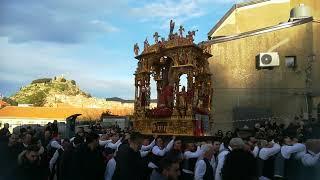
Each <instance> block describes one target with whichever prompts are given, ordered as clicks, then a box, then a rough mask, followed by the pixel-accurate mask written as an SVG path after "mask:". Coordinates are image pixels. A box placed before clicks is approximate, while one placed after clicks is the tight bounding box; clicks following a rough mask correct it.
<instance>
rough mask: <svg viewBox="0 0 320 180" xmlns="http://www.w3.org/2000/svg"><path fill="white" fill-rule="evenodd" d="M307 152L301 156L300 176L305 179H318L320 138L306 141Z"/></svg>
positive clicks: (319, 174) (319, 171) (319, 176)
mask: <svg viewBox="0 0 320 180" xmlns="http://www.w3.org/2000/svg"><path fill="white" fill-rule="evenodd" d="M306 146H307V152H306V154H304V155H303V156H302V158H301V162H302V165H303V167H302V173H301V177H303V178H304V179H306V180H318V179H320V140H319V139H317V140H315V139H311V140H308V141H307V142H306Z"/></svg>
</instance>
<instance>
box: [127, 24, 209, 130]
mask: <svg viewBox="0 0 320 180" xmlns="http://www.w3.org/2000/svg"><path fill="white" fill-rule="evenodd" d="M174 24H175V23H174V22H173V21H172V20H171V21H170V33H169V36H168V39H167V40H165V38H161V40H159V37H160V36H159V34H158V33H157V32H155V34H154V35H153V37H154V39H155V44H153V45H150V44H149V43H148V40H147V39H146V40H145V41H144V49H143V51H142V53H141V54H139V46H138V44H135V45H134V53H135V55H136V57H135V58H136V59H137V60H138V67H137V69H136V72H135V74H134V75H135V104H134V115H133V127H134V129H135V130H137V131H139V132H141V133H143V134H153V133H156V134H167V135H183V136H203V135H208V134H209V133H210V127H211V125H212V121H211V116H210V109H211V99H212V93H213V90H212V84H211V74H210V70H209V63H208V58H209V57H211V56H212V55H211V54H209V53H208V51H207V49H206V48H202V47H199V46H198V45H196V44H195V43H194V36H195V32H196V31H189V32H188V34H187V35H186V36H185V37H184V36H183V32H184V28H183V26H180V28H179V34H178V33H173V30H174ZM182 75H184V76H186V77H187V87H185V86H181V76H182ZM150 78H154V80H155V82H156V86H157V89H156V90H157V107H156V108H150V101H151V99H150V95H151V88H150Z"/></svg>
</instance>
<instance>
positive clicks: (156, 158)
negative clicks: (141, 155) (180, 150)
mask: <svg viewBox="0 0 320 180" xmlns="http://www.w3.org/2000/svg"><path fill="white" fill-rule="evenodd" d="M174 139H175V136H173V137H172V140H171V141H170V142H169V143H168V144H167V146H166V147H164V143H163V140H162V138H161V137H158V138H157V139H156V145H155V146H154V147H153V148H152V158H151V162H150V163H149V164H148V167H149V168H151V169H155V168H158V166H159V162H160V159H161V158H162V157H163V156H164V155H165V154H166V153H167V152H169V151H170V150H171V149H172V147H173V143H174Z"/></svg>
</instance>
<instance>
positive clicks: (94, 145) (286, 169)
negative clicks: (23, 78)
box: [0, 120, 320, 180]
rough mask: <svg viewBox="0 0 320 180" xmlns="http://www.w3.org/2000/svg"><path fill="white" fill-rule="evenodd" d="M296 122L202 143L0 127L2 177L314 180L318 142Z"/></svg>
mask: <svg viewBox="0 0 320 180" xmlns="http://www.w3.org/2000/svg"><path fill="white" fill-rule="evenodd" d="M317 138H318V137H315V136H314V130H313V129H312V126H307V125H305V124H304V123H303V122H302V121H301V122H299V123H291V124H290V125H288V126H287V127H286V126H284V125H278V124H277V123H276V122H274V121H272V120H270V121H266V122H264V123H262V124H259V123H257V124H256V125H255V128H254V130H253V131H252V134H251V135H248V136H246V137H244V136H243V135H241V132H240V130H238V129H236V130H235V131H234V132H231V131H230V132H227V133H225V134H224V133H223V132H222V131H218V132H217V133H216V134H215V136H214V137H208V138H207V139H206V140H205V141H198V140H197V139H196V138H187V139H186V138H182V137H175V136H173V137H170V138H169V139H168V138H167V137H164V136H162V137H160V136H157V135H154V136H153V137H148V136H143V135H141V134H140V133H138V132H134V131H132V129H126V130H121V129H119V128H118V127H116V126H115V127H102V126H101V125H100V124H96V125H94V126H90V128H88V129H84V128H81V127H78V128H77V131H76V134H75V136H74V137H72V138H70V139H68V138H62V137H61V134H60V132H58V128H57V124H56V123H50V124H48V125H47V126H45V127H43V128H41V129H40V128H38V129H34V128H32V127H26V128H21V129H20V131H19V132H18V133H17V132H15V133H11V132H10V131H9V126H8V124H5V125H4V128H3V129H1V130H0V156H1V157H0V160H1V161H0V180H7V179H8V180H20V179H21V180H22V179H23V180H91V179H92V180H194V179H195V180H258V179H259V180H268V179H269V180H271V179H289V180H300V179H304V180H313V179H314V180H316V179H320V140H319V139H317Z"/></svg>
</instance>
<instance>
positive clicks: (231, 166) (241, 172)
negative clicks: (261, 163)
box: [222, 138, 258, 180]
mask: <svg viewBox="0 0 320 180" xmlns="http://www.w3.org/2000/svg"><path fill="white" fill-rule="evenodd" d="M230 146H231V148H232V151H231V152H230V153H229V154H228V155H227V156H226V159H225V161H224V165H223V168H222V179H223V180H257V179H258V174H257V167H256V164H257V163H256V159H255V158H254V156H253V155H252V153H251V152H248V151H245V150H244V149H243V146H244V143H243V141H242V140H241V139H240V138H233V139H232V140H231V141H230Z"/></svg>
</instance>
